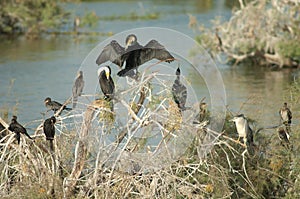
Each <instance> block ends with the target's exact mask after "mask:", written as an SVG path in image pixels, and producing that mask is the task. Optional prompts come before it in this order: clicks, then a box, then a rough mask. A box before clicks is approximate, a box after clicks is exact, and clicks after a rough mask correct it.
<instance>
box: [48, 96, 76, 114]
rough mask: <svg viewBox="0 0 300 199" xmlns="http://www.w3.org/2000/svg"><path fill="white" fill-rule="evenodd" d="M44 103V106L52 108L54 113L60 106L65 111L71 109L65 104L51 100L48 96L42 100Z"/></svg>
mask: <svg viewBox="0 0 300 199" xmlns="http://www.w3.org/2000/svg"><path fill="white" fill-rule="evenodd" d="M44 104H45V106H46V107H47V109H48V110H53V111H54V113H56V111H58V110H59V109H60V108H61V107H62V106H63V110H66V111H70V110H72V109H71V108H67V107H66V106H64V105H62V104H61V103H59V102H56V101H52V100H51V98H50V97H47V98H46V99H45V100H44Z"/></svg>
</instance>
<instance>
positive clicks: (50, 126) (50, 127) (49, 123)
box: [43, 116, 56, 140]
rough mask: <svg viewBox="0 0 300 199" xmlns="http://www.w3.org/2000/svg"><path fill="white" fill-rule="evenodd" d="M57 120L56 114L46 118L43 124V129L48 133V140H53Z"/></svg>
mask: <svg viewBox="0 0 300 199" xmlns="http://www.w3.org/2000/svg"><path fill="white" fill-rule="evenodd" d="M55 122H56V118H55V117H54V116H52V117H50V118H48V119H46V120H45V122H44V125H43V130H44V133H45V135H46V140H53V139H54V135H55V127H54V124H55Z"/></svg>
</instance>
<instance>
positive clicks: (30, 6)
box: [0, 0, 68, 34]
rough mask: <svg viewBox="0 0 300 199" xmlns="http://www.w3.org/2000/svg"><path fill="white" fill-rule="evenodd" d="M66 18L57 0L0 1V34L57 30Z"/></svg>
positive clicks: (65, 13) (66, 14)
mask: <svg viewBox="0 0 300 199" xmlns="http://www.w3.org/2000/svg"><path fill="white" fill-rule="evenodd" d="M67 16H68V13H67V12H66V11H64V10H63V9H62V7H61V5H59V1H58V0H54V1H47V0H13V1H11V0H3V1H0V34H12V33H30V34H31V33H35V34H38V33H41V32H44V31H47V30H49V29H53V28H58V27H59V26H60V25H62V24H63V23H64V22H65V19H67Z"/></svg>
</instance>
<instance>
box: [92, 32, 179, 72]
mask: <svg viewBox="0 0 300 199" xmlns="http://www.w3.org/2000/svg"><path fill="white" fill-rule="evenodd" d="M125 43H126V46H125V48H124V47H122V46H121V45H120V44H119V43H118V42H117V41H115V40H113V41H111V42H110V44H108V45H107V46H105V47H104V49H103V51H102V52H101V54H100V55H99V56H98V58H97V60H96V63H97V64H98V65H100V64H102V63H105V62H107V61H111V62H113V63H114V64H116V65H118V66H119V67H122V66H123V63H124V62H125V61H126V65H125V68H124V69H123V70H121V71H119V72H118V76H122V77H123V76H131V77H132V76H134V75H135V74H136V73H135V72H134V71H133V70H134V69H135V70H137V68H138V67H139V66H140V65H142V64H144V63H146V62H148V61H150V60H152V59H158V60H160V61H166V62H168V63H170V62H172V61H173V60H174V57H173V56H172V55H171V54H170V53H169V52H168V51H167V50H166V49H165V48H164V46H162V45H161V44H160V43H158V42H157V41H156V40H151V41H149V42H148V43H147V44H146V45H145V46H141V45H140V44H139V43H138V41H137V37H136V36H135V35H133V34H131V35H128V36H127V38H126V42H125Z"/></svg>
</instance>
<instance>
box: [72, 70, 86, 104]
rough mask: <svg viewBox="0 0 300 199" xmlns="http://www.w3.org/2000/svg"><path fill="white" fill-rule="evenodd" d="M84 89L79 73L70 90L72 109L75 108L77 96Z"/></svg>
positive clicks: (81, 76) (81, 75) (80, 73)
mask: <svg viewBox="0 0 300 199" xmlns="http://www.w3.org/2000/svg"><path fill="white" fill-rule="evenodd" d="M83 87H84V80H83V73H82V71H79V72H78V74H77V77H76V80H75V82H74V85H73V88H72V95H73V109H74V108H76V104H77V100H78V96H81V94H82V91H83Z"/></svg>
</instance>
